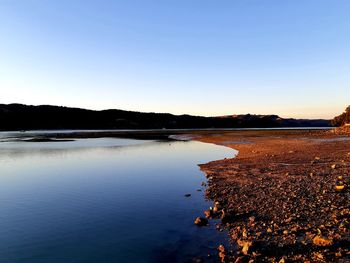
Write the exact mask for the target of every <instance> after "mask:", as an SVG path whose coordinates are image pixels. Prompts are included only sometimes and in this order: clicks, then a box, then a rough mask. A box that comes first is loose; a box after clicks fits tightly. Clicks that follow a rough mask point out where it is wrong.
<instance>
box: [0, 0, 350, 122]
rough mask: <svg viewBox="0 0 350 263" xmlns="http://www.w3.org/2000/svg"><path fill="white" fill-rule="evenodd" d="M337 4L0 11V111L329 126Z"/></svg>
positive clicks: (341, 6) (347, 39) (334, 99)
mask: <svg viewBox="0 0 350 263" xmlns="http://www.w3.org/2000/svg"><path fill="white" fill-rule="evenodd" d="M349 14H350V1H348V0H328V1H325V0H283V1H281V0H264V1H262V0H219V1H214V0H153V1H151V0H139V1H136V0H124V1H121V0H120V1H118V0H114V1H107V0H95V1H91V0H60V1H54V0H0V103H14V102H16V103H25V104H31V105H40V104H52V105H63V106H74V107H82V108H89V109H97V110H99V109H111V108H117V109H124V110H136V111H146V112H170V113H174V114H184V113H188V114H194V115H204V116H220V115H231V114H245V113H252V114H278V115H280V116H282V117H296V118H332V117H334V116H335V115H339V114H340V113H341V112H343V111H344V109H345V108H346V106H347V105H349V104H350V15H349Z"/></svg>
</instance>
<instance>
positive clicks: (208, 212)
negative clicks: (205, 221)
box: [204, 209, 213, 218]
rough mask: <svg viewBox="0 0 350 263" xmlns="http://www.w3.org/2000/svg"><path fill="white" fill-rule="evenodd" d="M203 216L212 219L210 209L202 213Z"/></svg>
mask: <svg viewBox="0 0 350 263" xmlns="http://www.w3.org/2000/svg"><path fill="white" fill-rule="evenodd" d="M204 215H205V217H206V218H210V217H212V215H213V212H212V210H211V209H208V210H205V211H204Z"/></svg>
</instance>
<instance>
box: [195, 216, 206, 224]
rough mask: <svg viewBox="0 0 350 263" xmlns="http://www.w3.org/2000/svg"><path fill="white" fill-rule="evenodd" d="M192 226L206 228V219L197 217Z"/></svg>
mask: <svg viewBox="0 0 350 263" xmlns="http://www.w3.org/2000/svg"><path fill="white" fill-rule="evenodd" d="M194 224H195V225H197V226H206V225H208V219H206V218H203V217H197V218H196V220H195V221H194Z"/></svg>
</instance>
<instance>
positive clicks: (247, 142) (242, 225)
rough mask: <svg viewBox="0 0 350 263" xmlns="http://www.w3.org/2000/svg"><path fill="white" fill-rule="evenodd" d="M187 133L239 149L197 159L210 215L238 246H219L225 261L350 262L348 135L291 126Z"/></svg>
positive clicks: (349, 156)
mask: <svg viewBox="0 0 350 263" xmlns="http://www.w3.org/2000/svg"><path fill="white" fill-rule="evenodd" d="M193 138H194V139H195V140H199V141H203V142H210V143H216V144H220V145H226V146H228V147H232V148H234V149H236V150H238V151H239V154H238V156H237V157H236V158H234V159H225V160H220V161H214V162H210V163H208V164H204V165H201V169H202V170H203V171H204V172H205V173H206V174H207V177H208V189H207V192H206V195H207V197H208V198H210V199H212V200H214V201H215V202H216V206H217V207H215V208H214V210H218V211H219V212H218V213H216V214H215V213H213V211H211V215H212V216H220V217H221V218H222V227H224V228H226V229H228V231H229V234H230V237H231V238H232V242H233V243H234V245H235V246H236V248H237V249H236V250H234V251H233V252H231V253H228V251H225V249H223V248H221V250H222V252H223V253H221V256H222V258H223V260H224V261H227V262H350V198H349V197H350V193H349V187H350V184H349V180H350V136H346V135H336V134H331V133H330V132H329V131H328V132H326V131H305V130H304V131H302V130H297V131H243V132H242V131H237V132H226V133H215V132H208V133H203V134H194V135H193ZM213 214H214V215H213ZM207 215H208V213H207Z"/></svg>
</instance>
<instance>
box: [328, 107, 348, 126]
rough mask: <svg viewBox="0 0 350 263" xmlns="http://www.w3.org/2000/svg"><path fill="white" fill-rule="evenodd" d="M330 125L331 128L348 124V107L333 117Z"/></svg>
mask: <svg viewBox="0 0 350 263" xmlns="http://www.w3.org/2000/svg"><path fill="white" fill-rule="evenodd" d="M331 123H332V125H333V126H336V127H339V126H343V125H345V124H347V123H350V106H348V107H347V108H346V110H345V111H344V112H343V113H342V114H340V115H339V116H337V117H335V118H334V119H333V120H332V121H331Z"/></svg>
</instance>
